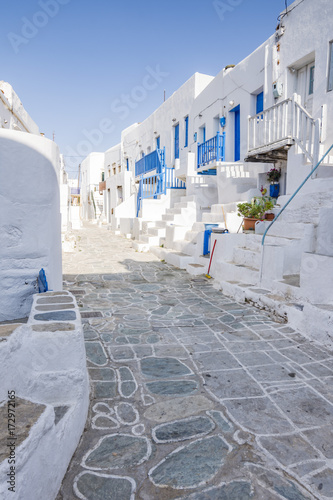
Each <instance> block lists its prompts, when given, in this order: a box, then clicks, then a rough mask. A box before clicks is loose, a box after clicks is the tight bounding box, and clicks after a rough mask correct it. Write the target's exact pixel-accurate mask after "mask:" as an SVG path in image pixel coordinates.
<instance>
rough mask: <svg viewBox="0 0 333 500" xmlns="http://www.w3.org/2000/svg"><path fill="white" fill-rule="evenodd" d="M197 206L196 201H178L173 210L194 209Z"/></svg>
mask: <svg viewBox="0 0 333 500" xmlns="http://www.w3.org/2000/svg"><path fill="white" fill-rule="evenodd" d="M195 206H196V203H195V202H194V201H178V202H177V203H175V204H174V206H173V208H190V207H193V208H194V207H195Z"/></svg>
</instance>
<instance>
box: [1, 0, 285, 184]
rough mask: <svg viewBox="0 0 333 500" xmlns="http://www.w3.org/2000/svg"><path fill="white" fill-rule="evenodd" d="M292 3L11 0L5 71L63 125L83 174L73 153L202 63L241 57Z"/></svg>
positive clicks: (130, 119)
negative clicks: (156, 74) (124, 102)
mask: <svg viewBox="0 0 333 500" xmlns="http://www.w3.org/2000/svg"><path fill="white" fill-rule="evenodd" d="M290 3H291V0H288V5H290ZM284 8H285V0H270V1H267V0H215V1H214V0H208V1H207V0H141V1H140V2H139V1H137V0H127V1H125V2H120V1H113V0H109V1H106V0H94V1H92V0H36V1H35V0H12V1H11V2H6V3H5V4H4V5H3V6H2V8H1V11H2V15H1V19H0V33H1V35H0V36H1V39H0V57H1V69H2V72H1V75H0V79H2V80H5V81H8V82H9V83H11V84H12V85H13V87H14V89H15V91H16V92H17V93H18V95H19V97H20V99H21V100H22V102H23V105H24V106H25V108H26V109H27V111H28V113H29V114H30V115H31V117H32V118H33V119H34V121H35V122H36V123H37V124H38V126H39V127H40V130H41V132H44V133H45V134H46V136H47V137H49V138H52V134H53V132H54V133H55V141H56V142H57V143H58V145H59V147H60V150H61V152H62V153H63V154H64V155H65V156H66V164H67V170H68V171H69V174H70V177H75V173H76V171H77V165H78V164H79V163H80V160H82V158H79V157H77V158H74V157H75V156H77V155H78V156H79V155H81V154H85V151H87V153H89V151H105V150H106V149H108V148H109V147H111V146H113V145H115V144H117V143H118V142H119V140H120V132H121V130H122V129H124V128H126V127H127V126H129V125H131V124H132V123H135V122H140V121H142V120H144V119H145V118H146V117H147V116H148V115H149V114H150V113H151V112H152V111H154V109H156V108H157V107H158V106H159V105H160V104H161V103H162V102H163V94H164V89H165V91H166V97H168V96H170V95H171V94H172V93H173V92H174V91H175V90H176V89H177V88H178V87H180V86H181V85H182V84H183V83H184V82H185V81H186V80H187V79H188V78H190V76H191V75H192V74H193V73H195V72H196V71H198V72H201V73H207V74H210V75H216V74H217V73H218V72H219V71H220V70H221V69H222V68H223V67H224V66H226V65H227V64H236V63H238V62H239V61H241V60H242V59H243V58H244V57H246V56H247V55H248V54H249V53H251V52H252V51H253V50H254V49H255V48H256V47H257V46H259V45H260V44H261V43H263V42H264V41H265V40H266V39H267V38H268V37H269V36H270V35H271V34H273V33H274V30H275V28H276V25H277V16H278V15H279V13H280V12H281V11H283V9H284ZM156 71H157V73H158V74H159V76H158V77H155V79H154V78H153V77H152V76H150V77H148V76H147V75H149V74H150V75H152V74H153V75H154V72H155V73H156ZM148 78H149V80H148ZM148 81H149V85H148V86H146V85H145V84H144V82H148ZM143 87H144V91H142V89H143ZM148 87H149V88H148ZM126 95H127V96H132V97H131V98H130V101H129V103H127V104H126V108H127V112H125V111H123V112H122V113H120V111H117V109H119V105H120V103H119V101H124V100H126V97H125V96H126ZM133 96H134V99H133ZM103 120H108V121H107V122H103ZM101 122H102V123H103V127H102V129H103V131H101V130H100V128H101ZM111 122H112V124H111ZM98 129H99V133H97V132H96V130H98Z"/></svg>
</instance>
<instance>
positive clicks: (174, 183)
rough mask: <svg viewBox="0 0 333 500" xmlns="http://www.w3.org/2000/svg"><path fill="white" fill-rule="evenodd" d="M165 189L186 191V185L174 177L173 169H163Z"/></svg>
mask: <svg viewBox="0 0 333 500" xmlns="http://www.w3.org/2000/svg"><path fill="white" fill-rule="evenodd" d="M165 187H166V189H186V184H185V182H184V181H181V180H180V179H177V177H176V176H175V169H174V168H168V167H166V169H165Z"/></svg>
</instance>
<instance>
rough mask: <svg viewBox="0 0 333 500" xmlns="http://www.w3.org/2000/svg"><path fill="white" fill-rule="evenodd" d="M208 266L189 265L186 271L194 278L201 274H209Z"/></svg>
mask: <svg viewBox="0 0 333 500" xmlns="http://www.w3.org/2000/svg"><path fill="white" fill-rule="evenodd" d="M207 269H208V266H207V265H206V266H203V265H202V264H187V266H186V271H187V272H188V273H189V274H191V275H192V276H199V275H201V274H207Z"/></svg>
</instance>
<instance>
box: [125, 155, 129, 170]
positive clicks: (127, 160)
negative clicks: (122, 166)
mask: <svg viewBox="0 0 333 500" xmlns="http://www.w3.org/2000/svg"><path fill="white" fill-rule="evenodd" d="M126 169H127V172H128V171H129V159H128V158H126Z"/></svg>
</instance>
